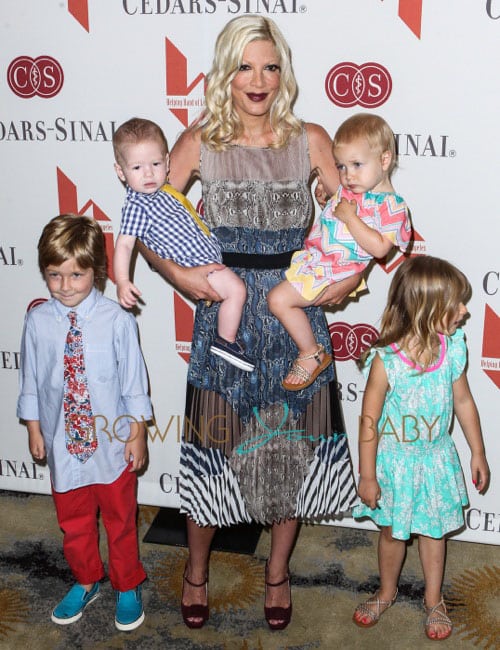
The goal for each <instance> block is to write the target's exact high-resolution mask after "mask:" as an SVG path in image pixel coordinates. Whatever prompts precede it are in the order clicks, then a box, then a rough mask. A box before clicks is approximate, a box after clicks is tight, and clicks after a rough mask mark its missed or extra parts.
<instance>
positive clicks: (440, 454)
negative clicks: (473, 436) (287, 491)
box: [353, 329, 468, 540]
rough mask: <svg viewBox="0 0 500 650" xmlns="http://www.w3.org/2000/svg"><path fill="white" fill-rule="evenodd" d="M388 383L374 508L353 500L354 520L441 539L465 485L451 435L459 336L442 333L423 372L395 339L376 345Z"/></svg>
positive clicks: (397, 533) (462, 502) (456, 515)
mask: <svg viewBox="0 0 500 650" xmlns="http://www.w3.org/2000/svg"><path fill="white" fill-rule="evenodd" d="M375 354H378V355H379V356H380V358H381V360H382V362H383V364H384V367H385V371H386V373H387V380H388V383H389V388H388V391H387V395H386V398H385V403H384V407H383V410H382V415H381V417H380V420H379V422H378V435H379V443H378V448H377V461H376V467H377V481H378V483H379V485H380V489H381V498H380V500H379V502H378V505H379V507H378V508H376V509H375V510H372V509H371V508H369V507H368V506H365V505H362V504H359V505H357V506H355V508H354V509H353V516H354V517H355V518H356V519H360V518H362V517H369V518H370V519H372V520H373V521H374V522H375V523H376V524H377V525H378V526H391V527H392V536H393V537H395V538H396V539H401V540H406V539H408V538H409V537H410V535H412V534H417V535H426V536H428V537H433V538H436V539H439V538H441V537H443V535H446V534H447V533H450V532H452V531H454V530H457V529H458V528H461V527H462V526H463V524H464V516H463V507H464V506H466V505H467V504H468V500H467V490H466V488H465V483H464V477H463V473H462V468H461V466H460V461H459V458H458V454H457V450H456V448H455V445H454V443H453V440H452V438H451V435H450V426H451V422H452V417H453V388H452V386H453V382H454V381H456V380H457V379H458V378H459V377H460V375H461V374H462V372H463V371H464V368H465V363H466V359H467V349H466V346H465V340H464V334H463V332H462V330H461V329H458V330H457V331H456V332H455V333H454V334H453V336H451V337H445V336H443V335H440V354H439V359H438V360H437V361H436V362H435V363H434V364H433V365H432V366H430V367H429V368H427V370H426V371H425V372H421V371H420V369H419V368H418V367H417V368H415V366H414V364H413V362H412V361H410V360H409V359H408V358H407V357H406V356H405V355H404V353H403V352H402V351H399V350H398V348H397V347H396V346H394V345H391V346H388V347H386V348H376V349H374V350H373V351H372V353H371V355H370V357H369V358H368V362H367V364H366V366H365V367H366V371H367V372H368V370H369V367H370V365H371V363H372V361H373V359H374V357H375Z"/></svg>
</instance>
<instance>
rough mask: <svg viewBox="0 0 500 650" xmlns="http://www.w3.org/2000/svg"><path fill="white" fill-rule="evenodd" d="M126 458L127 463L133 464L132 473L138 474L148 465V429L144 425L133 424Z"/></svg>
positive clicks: (127, 443)
mask: <svg viewBox="0 0 500 650" xmlns="http://www.w3.org/2000/svg"><path fill="white" fill-rule="evenodd" d="M124 458H125V462H126V463H132V467H131V468H130V471H131V472H138V471H140V470H141V469H143V468H144V466H145V465H146V462H147V459H148V447H147V444H146V428H145V426H144V425H143V424H139V423H135V422H133V423H131V425H130V438H129V440H128V442H126V443H125V452H124Z"/></svg>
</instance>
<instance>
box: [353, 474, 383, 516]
mask: <svg viewBox="0 0 500 650" xmlns="http://www.w3.org/2000/svg"><path fill="white" fill-rule="evenodd" d="M358 495H359V498H360V499H361V503H364V504H365V505H366V506H368V507H369V508H371V509H372V510H375V508H378V505H377V501H378V500H379V499H380V496H381V491H380V485H379V484H378V482H377V479H376V478H371V479H366V478H360V479H359V486H358Z"/></svg>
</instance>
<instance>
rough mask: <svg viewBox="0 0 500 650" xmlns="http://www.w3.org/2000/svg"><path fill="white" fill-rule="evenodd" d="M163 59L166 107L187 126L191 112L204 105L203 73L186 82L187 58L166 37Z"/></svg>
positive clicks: (197, 111) (198, 110) (198, 109)
mask: <svg viewBox="0 0 500 650" xmlns="http://www.w3.org/2000/svg"><path fill="white" fill-rule="evenodd" d="M165 60H166V93H167V107H168V109H169V110H170V112H171V113H172V114H173V115H175V117H176V118H177V119H178V120H179V121H180V122H181V123H182V125H183V126H185V127H187V126H188V125H189V122H190V115H191V113H192V112H193V111H195V112H196V113H199V112H200V109H201V108H203V106H204V105H205V99H204V95H205V75H204V74H203V72H200V73H199V74H198V75H197V76H196V77H195V78H194V80H193V81H192V82H191V83H189V84H188V80H187V79H188V71H187V68H188V61H187V58H186V57H185V56H184V54H183V53H182V52H181V51H180V50H179V49H177V47H176V46H175V45H174V44H173V43H172V41H171V40H169V39H168V38H166V39H165ZM195 90H197V91H198V92H197V93H196V92H195Z"/></svg>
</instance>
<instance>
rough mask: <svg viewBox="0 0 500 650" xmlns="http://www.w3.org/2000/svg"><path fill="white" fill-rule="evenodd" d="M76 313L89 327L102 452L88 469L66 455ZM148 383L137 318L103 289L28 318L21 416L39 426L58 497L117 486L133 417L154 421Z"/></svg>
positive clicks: (52, 303) (86, 339)
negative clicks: (68, 364) (68, 361)
mask: <svg viewBox="0 0 500 650" xmlns="http://www.w3.org/2000/svg"><path fill="white" fill-rule="evenodd" d="M72 309H74V310H75V311H76V312H77V314H78V326H79V327H81V329H82V337H83V349H84V356H85V369H86V374H87V381H88V387H89V394H90V403H91V405H92V412H93V415H94V421H95V428H96V433H97V440H98V447H97V450H96V451H95V453H94V454H93V455H92V457H91V458H90V459H89V460H88V461H87V462H86V463H81V462H80V461H79V460H78V459H77V458H75V457H74V456H72V455H71V454H70V453H69V452H68V451H67V449H66V441H65V434H64V409H63V391H64V379H63V372H64V346H65V342H66V336H67V333H68V329H69V320H68V317H67V314H68V312H69V311H71V310H72ZM151 414H152V411H151V401H150V399H149V396H148V380H147V374H146V367H145V364H144V359H143V356H142V352H141V350H140V347H139V340H138V336H137V324H136V322H135V319H134V317H133V316H132V315H131V314H129V313H128V312H126V311H125V310H123V309H122V308H121V307H120V305H118V304H117V303H116V302H114V301H113V300H110V299H109V298H106V297H105V296H103V295H102V293H100V292H99V291H97V290H96V289H92V291H91V292H90V294H89V295H88V296H87V298H85V300H83V301H82V302H81V303H80V304H79V305H78V306H77V307H76V308H69V307H65V306H64V305H62V304H61V303H60V302H59V301H58V300H55V299H54V298H51V299H50V300H48V301H47V302H45V303H43V304H42V305H39V306H38V307H35V308H34V309H32V310H31V311H30V312H28V314H27V315H26V319H25V323H24V331H23V337H22V342H21V370H20V395H19V399H18V403H17V416H18V417H19V418H22V419H23V420H39V421H40V428H41V430H42V433H43V438H44V442H45V450H46V452H47V463H48V465H49V468H50V472H51V478H52V483H53V486H54V489H55V491H56V492H67V491H68V490H74V489H76V488H79V487H83V486H85V485H92V484H94V483H112V482H113V481H115V480H116V479H117V478H118V477H119V476H120V474H121V473H122V472H123V470H124V469H125V467H126V466H127V462H126V461H125V458H124V452H125V442H126V440H127V438H128V436H129V433H130V425H129V419H128V418H127V417H123V416H126V415H128V416H130V417H131V418H135V420H136V421H139V422H142V421H143V420H148V419H149V418H150V417H151Z"/></svg>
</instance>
